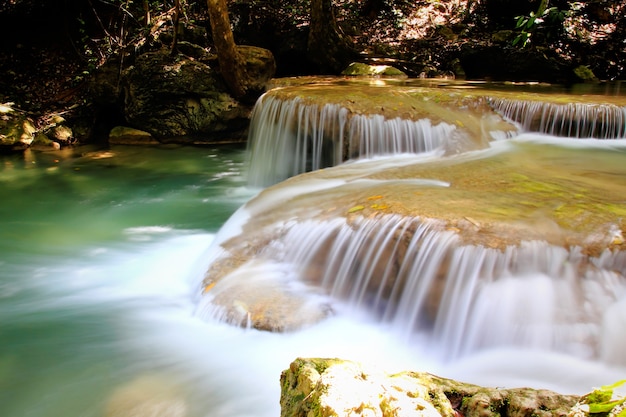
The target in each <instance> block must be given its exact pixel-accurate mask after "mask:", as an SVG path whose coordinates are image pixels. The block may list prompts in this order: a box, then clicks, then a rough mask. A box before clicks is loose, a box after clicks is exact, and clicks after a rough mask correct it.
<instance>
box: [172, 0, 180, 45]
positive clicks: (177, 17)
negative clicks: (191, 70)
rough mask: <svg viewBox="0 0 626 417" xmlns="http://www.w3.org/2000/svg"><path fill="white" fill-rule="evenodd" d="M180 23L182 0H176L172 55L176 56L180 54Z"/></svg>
mask: <svg viewBox="0 0 626 417" xmlns="http://www.w3.org/2000/svg"><path fill="white" fill-rule="evenodd" d="M179 24H180V0H176V2H175V3H174V34H173V35H174V36H173V40H172V51H171V55H172V56H175V55H177V54H178V32H179V27H178V25H179Z"/></svg>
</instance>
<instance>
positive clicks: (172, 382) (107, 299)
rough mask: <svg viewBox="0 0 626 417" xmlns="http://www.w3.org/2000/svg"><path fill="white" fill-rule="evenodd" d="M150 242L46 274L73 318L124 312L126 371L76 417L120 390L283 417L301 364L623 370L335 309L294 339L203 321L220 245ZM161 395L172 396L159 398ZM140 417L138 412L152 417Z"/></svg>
mask: <svg viewBox="0 0 626 417" xmlns="http://www.w3.org/2000/svg"><path fill="white" fill-rule="evenodd" d="M146 238H147V243H144V244H142V245H140V246H135V248H134V249H131V250H129V248H123V250H117V249H114V248H113V249H112V248H106V247H100V248H93V249H92V250H90V251H89V252H90V254H86V255H85V259H89V262H86V263H85V267H84V268H77V265H75V264H74V265H55V266H53V267H51V269H50V270H49V271H46V272H45V273H43V274H42V275H41V277H40V279H45V281H46V287H47V288H48V287H53V288H54V292H56V293H57V294H66V295H65V296H64V297H61V298H59V297H55V298H54V299H53V300H54V301H53V303H60V304H61V305H62V306H63V307H64V308H65V309H67V310H68V311H73V309H74V308H76V309H77V310H76V311H77V313H78V312H80V311H85V309H94V308H96V309H99V308H103V309H106V308H109V307H108V306H116V308H118V309H119V308H121V309H122V310H123V314H124V317H125V319H124V320H121V321H120V320H116V321H115V322H114V325H113V326H114V333H113V334H114V335H115V337H114V338H113V339H112V340H111V341H110V342H111V346H113V349H114V350H116V351H117V350H119V351H121V352H123V356H124V357H125V359H124V363H125V365H124V368H123V370H120V369H115V368H113V370H110V371H109V372H108V378H109V381H108V382H107V384H109V387H108V388H105V389H104V390H102V392H103V393H104V394H102V396H101V397H99V398H98V397H96V398H97V399H96V400H95V401H93V399H92V401H93V403H92V405H91V406H92V408H91V411H90V413H88V414H81V415H94V416H99V415H102V414H101V413H102V410H103V409H107V407H111V401H115V398H116V397H118V396H120V392H122V393H125V395H131V396H133V398H135V399H136V398H145V399H147V400H148V401H150V403H151V404H157V405H158V404H161V406H162V409H168V408H167V407H174V408H175V409H176V410H178V412H180V414H172V415H177V416H178V415H181V416H182V415H186V416H198V417H199V416H206V417H217V416H224V417H248V416H249V417H252V416H256V417H259V416H260V417H263V416H267V417H275V416H277V415H279V413H280V410H279V405H278V399H279V393H280V390H279V376H280V373H281V371H282V370H284V369H286V368H287V367H288V365H289V363H290V361H291V360H293V359H295V358H296V357H299V356H303V357H341V358H346V359H352V360H357V361H363V362H366V363H368V364H370V365H374V366H379V367H381V368H382V369H384V370H387V371H397V370H406V369H415V370H420V371H430V372H433V373H436V374H439V375H442V376H447V377H453V378H461V379H463V380H466V381H471V382H476V383H482V384H490V385H497V386H500V387H502V386H534V387H543V388H550V389H555V390H558V391H561V392H566V393H584V392H586V391H588V390H589V389H590V387H593V386H598V385H601V384H605V383H607V381H615V380H618V379H620V378H621V377H623V375H624V368H620V367H617V366H610V367H609V366H607V365H602V364H600V363H597V362H587V361H585V360H581V359H577V358H576V357H574V356H571V355H565V354H559V353H555V352H553V351H550V350H544V349H528V348H524V349H515V348H512V347H502V348H491V349H487V350H482V351H478V352H475V353H474V354H473V355H467V356H464V357H462V358H460V359H455V360H442V359H441V358H440V357H439V356H438V355H436V354H433V353H432V352H430V353H429V352H428V350H426V349H424V346H423V345H421V344H420V342H419V340H413V341H407V340H405V339H404V338H403V337H402V335H401V334H398V333H397V332H396V331H395V330H394V329H393V328H391V327H389V326H386V325H381V324H380V323H379V322H378V321H377V320H374V319H373V318H371V317H370V316H369V315H368V314H367V313H365V312H362V311H358V310H354V309H347V308H346V307H345V306H342V305H340V304H337V305H336V306H335V307H336V310H337V312H338V314H337V315H336V316H335V317H333V318H331V319H329V320H327V321H325V322H323V323H321V324H319V325H316V326H313V327H311V328H308V329H305V330H302V331H299V332H296V333H288V334H275V333H267V332H259V331H255V330H245V329H241V328H237V327H232V326H228V325H225V324H223V323H219V322H213V321H209V322H206V321H203V320H200V319H198V318H197V317H196V316H195V315H194V313H193V310H194V308H195V300H194V298H195V294H196V292H195V291H196V285H197V282H196V280H197V276H198V274H200V273H201V272H202V270H203V268H204V265H203V263H204V262H203V261H200V260H203V259H204V256H205V255H206V248H207V246H208V244H209V243H210V242H211V240H212V239H213V238H214V236H213V235H210V234H205V233H190V232H182V233H181V232H180V231H176V230H174V231H171V232H169V233H166V234H165V235H162V234H157V235H155V234H153V233H149V234H147V235H146ZM87 265H88V266H87ZM183 265H185V266H186V267H184V268H181V266H183ZM502 302H505V300H502ZM120 306H121V307H120ZM51 307H52V306H50V305H48V306H42V308H44V309H48V308H51ZM70 314H73V313H70ZM85 336H87V335H85ZM101 348H102V347H101V346H99V347H97V349H101ZM105 369H106V368H102V371H104V370H105ZM106 375H107V373H104V372H102V373H100V374H97V375H95V376H97V377H98V378H106ZM146 380H148V381H154V382H153V383H146ZM83 383H84V384H85V381H83ZM86 384H87V385H88V384H89V383H88V382H87V383H86ZM83 389H85V388H81V387H74V388H72V387H71V385H70V386H67V385H65V382H64V380H63V379H61V380H58V381H57V383H56V384H55V385H52V386H47V388H45V390H46V391H45V392H47V394H48V395H50V394H52V393H55V394H56V395H57V396H59V398H66V399H67V398H68V395H69V396H70V397H69V398H71V397H72V396H71V394H69V393H68V390H69V392H71V391H72V390H73V391H74V392H75V393H76V394H79V393H80V392H81V391H82V390H83ZM164 390H165V391H164ZM163 392H167V396H171V399H169V397H167V398H165V399H164V397H163V395H164V394H163ZM107 393H108V394H107ZM128 393H130V394H128ZM38 395H42V392H40V391H39V390H38V389H37V388H36V386H35V387H33V388H32V392H31V395H30V396H29V398H36V396H38ZM53 395H54V394H53ZM87 398H90V397H89V396H87ZM100 401H101V403H100ZM42 404H46V401H43V402H42ZM30 409H31V410H32V411H34V412H36V410H37V408H36V407H32V406H31V407H30ZM44 409H45V408H44ZM40 411H42V410H40ZM144 412H145V413H146V414H139V415H142V416H143V415H146V416H147V415H152V414H148V413H147V411H146V410H144ZM5 415H9V416H10V415H11V413H8V414H5ZM29 415H31V414H29ZM32 415H37V414H36V413H33V414H32ZM39 415H41V414H39ZM54 415H56V414H54ZM59 415H60V414H59ZM122 415H125V414H122Z"/></svg>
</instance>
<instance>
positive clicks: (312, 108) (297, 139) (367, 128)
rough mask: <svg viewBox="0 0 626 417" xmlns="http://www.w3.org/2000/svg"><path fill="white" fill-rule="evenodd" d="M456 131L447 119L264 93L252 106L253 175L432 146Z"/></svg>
mask: <svg viewBox="0 0 626 417" xmlns="http://www.w3.org/2000/svg"><path fill="white" fill-rule="evenodd" d="M455 131H456V126H455V125H452V124H448V123H444V122H441V123H438V124H434V125H433V124H432V122H431V121H430V120H429V119H420V120H410V119H402V118H399V117H395V118H392V119H386V118H385V117H384V116H382V115H365V114H356V113H352V112H351V111H350V110H349V109H347V108H346V107H343V106H341V105H338V104H332V103H326V104H316V103H308V102H306V101H305V100H304V99H302V98H292V99H288V100H282V99H280V98H277V97H275V96H273V95H272V94H271V93H266V94H265V95H263V96H262V97H261V98H260V99H259V100H258V101H257V103H256V105H255V107H254V110H253V112H252V120H251V125H250V131H249V135H248V143H249V145H248V146H249V150H250V171H249V179H250V182H251V184H252V185H255V186H265V185H271V184H275V183H277V182H279V181H282V180H284V179H287V178H289V177H292V176H294V175H297V174H300V173H303V172H308V171H314V170H317V169H320V168H325V167H330V166H335V165H338V164H340V163H342V162H344V161H345V160H347V159H355V158H371V157H374V156H379V155H390V154H401V153H421V152H429V151H433V150H436V149H439V148H441V147H442V146H443V145H444V144H445V143H446V142H447V141H450V140H453V139H454V134H455Z"/></svg>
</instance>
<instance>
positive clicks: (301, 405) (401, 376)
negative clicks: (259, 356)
mask: <svg viewBox="0 0 626 417" xmlns="http://www.w3.org/2000/svg"><path fill="white" fill-rule="evenodd" d="M577 400H578V397H576V396H571V395H561V394H557V393H555V392H552V391H547V390H535V389H530V388H518V389H497V388H485V387H480V386H476V385H471V384H466V383H463V382H458V381H454V380H450V379H445V378H440V377H437V376H435V375H431V374H428V373H421V372H401V373H398V374H393V375H390V374H385V373H383V372H380V371H377V370H372V369H366V368H365V367H364V366H362V365H360V364H357V363H355V362H350V361H345V360H340V359H317V358H315V359H303V358H298V359H296V360H295V361H294V362H292V363H291V365H290V367H289V369H287V370H285V371H283V373H282V375H281V398H280V405H281V417H329V416H372V417H374V416H375V417H387V416H389V417H391V416H393V417H408V416H421V417H440V416H441V417H461V416H464V417H500V416H508V417H531V416H532V417H557V416H567V415H568V414H569V413H570V410H571V409H572V407H573V406H574V405H575V404H576V402H577Z"/></svg>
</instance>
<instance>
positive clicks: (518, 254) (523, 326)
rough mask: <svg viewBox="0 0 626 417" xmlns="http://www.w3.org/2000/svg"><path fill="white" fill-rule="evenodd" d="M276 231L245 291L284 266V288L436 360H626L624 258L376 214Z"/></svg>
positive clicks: (247, 269) (248, 268)
mask: <svg viewBox="0 0 626 417" xmlns="http://www.w3.org/2000/svg"><path fill="white" fill-rule="evenodd" d="M276 227H278V228H279V229H280V232H279V233H278V235H279V237H277V238H275V239H274V240H272V241H270V242H269V243H268V244H267V245H265V246H264V247H263V248H262V249H260V251H259V252H258V253H257V255H256V256H255V260H256V261H255V262H253V263H249V265H245V266H243V267H242V268H239V269H238V270H236V272H235V275H236V276H238V277H240V276H245V277H247V278H246V279H247V280H248V282H249V283H253V282H255V280H257V279H268V277H271V276H273V275H275V272H276V268H277V266H276V265H284V267H282V268H283V269H284V270H288V271H289V273H288V274H287V275H289V276H290V277H291V278H289V279H290V280H291V279H294V280H295V281H294V282H300V283H301V284H304V285H306V286H307V287H309V288H314V287H318V288H321V289H322V290H323V292H324V293H325V294H326V295H328V296H330V298H331V299H334V300H342V301H341V302H342V303H345V306H346V307H344V308H348V309H350V310H353V311H354V312H357V311H368V312H370V313H371V314H372V315H373V316H374V317H376V320H379V321H380V322H381V323H383V324H385V325H387V326H390V327H391V328H393V329H394V331H395V332H396V333H397V334H399V335H400V337H402V338H404V339H405V340H407V341H410V340H415V339H416V338H417V339H418V340H419V339H421V338H426V339H427V340H428V342H427V344H428V345H430V347H431V348H432V349H433V350H434V351H436V352H437V353H438V354H440V355H441V356H442V357H443V358H446V359H454V358H460V357H464V356H467V355H469V354H472V353H476V352H478V351H481V350H484V349H489V348H493V347H523V348H525V349H531V350H532V349H538V350H543V351H555V352H561V353H566V354H571V355H573V356H577V357H582V358H585V359H594V360H604V361H606V362H613V363H618V364H620V365H624V364H626V362H625V358H624V357H623V355H622V354H620V353H619V352H621V349H620V348H619V346H621V345H620V343H621V339H620V338H621V336H620V335H621V332H619V331H616V329H617V328H619V326H620V323H622V322H623V321H624V317H623V316H622V314H623V313H622V312H621V311H622V310H623V308H622V309H621V310H620V307H619V305H621V304H620V301H619V300H620V298H622V297H623V295H624V294H626V282H625V280H624V271H626V253H623V252H619V251H618V252H612V251H609V250H605V251H604V252H602V253H601V254H600V256H598V257H591V256H589V255H586V254H584V253H583V250H582V249H581V248H580V247H576V246H574V247H570V248H565V247H561V246H554V245H551V244H549V243H547V242H544V241H522V242H521V243H520V244H519V245H509V246H508V247H506V248H505V249H503V250H501V249H495V248H488V247H484V246H480V245H470V244H465V243H463V242H462V241H461V239H460V237H459V235H458V234H457V233H455V232H453V231H449V230H446V226H445V225H444V224H443V223H442V222H439V221H436V220H431V219H421V218H419V217H409V216H400V215H394V214H382V213H379V214H378V215H375V216H371V217H360V216H354V217H349V218H331V219H326V220H313V219H308V220H307V219H303V220H301V221H295V220H292V221H288V222H279V224H277V225H276ZM262 264H265V265H267V270H265V269H263V267H260V265H262ZM281 276H282V278H281V280H282V281H284V277H285V274H284V273H282V272H281ZM224 281H227V282H228V281H230V276H229V277H227V278H225V279H224ZM228 285H229V284H225V287H224V288H228ZM281 285H283V286H285V285H288V284H287V283H286V282H283V283H282V284H281ZM218 286H219V284H218ZM223 290H224V289H220V290H219V291H223ZM212 291H213V290H212ZM622 304H623V302H622ZM612 311H613V312H612ZM616 312H617V313H616ZM307 314H315V313H312V312H310V311H309V312H308V313H307Z"/></svg>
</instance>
